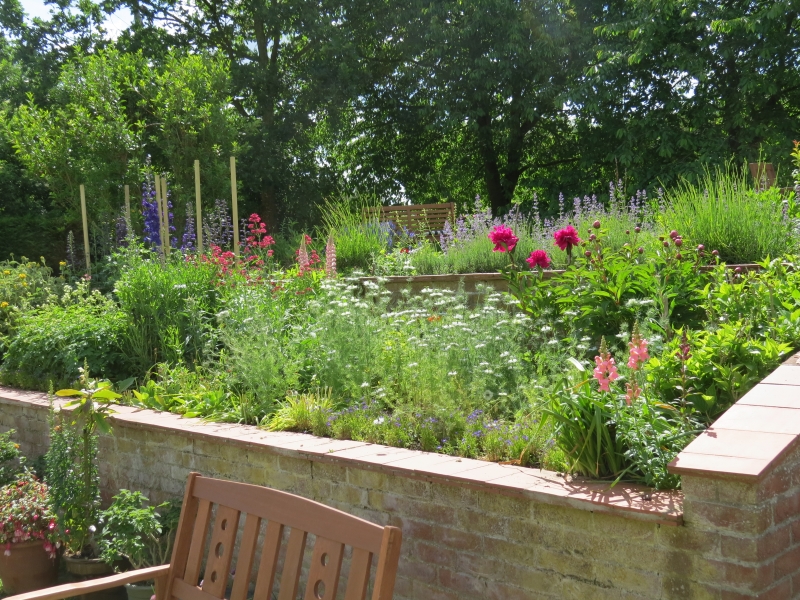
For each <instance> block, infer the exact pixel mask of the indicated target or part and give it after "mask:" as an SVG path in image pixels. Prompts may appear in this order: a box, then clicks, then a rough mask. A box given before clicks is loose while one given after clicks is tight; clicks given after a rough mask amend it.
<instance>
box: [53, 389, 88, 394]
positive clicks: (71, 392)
mask: <svg viewBox="0 0 800 600" xmlns="http://www.w3.org/2000/svg"><path fill="white" fill-rule="evenodd" d="M83 395H84V393H83V392H82V391H80V390H72V389H65V390H58V391H57V392H56V396H83Z"/></svg>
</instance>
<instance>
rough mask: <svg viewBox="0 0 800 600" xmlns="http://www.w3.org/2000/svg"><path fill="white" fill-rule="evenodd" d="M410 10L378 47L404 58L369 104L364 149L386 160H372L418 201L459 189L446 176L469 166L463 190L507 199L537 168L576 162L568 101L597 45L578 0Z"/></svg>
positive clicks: (391, 58) (492, 0)
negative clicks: (589, 50) (585, 34)
mask: <svg viewBox="0 0 800 600" xmlns="http://www.w3.org/2000/svg"><path fill="white" fill-rule="evenodd" d="M401 14H402V17H401V18H398V19H397V20H396V22H397V23H408V24H407V25H403V26H399V25H398V26H396V27H395V29H394V30H393V31H391V32H389V34H388V35H387V36H386V38H385V40H384V44H383V46H382V47H380V48H378V49H377V50H378V53H377V54H376V55H375V56H374V57H373V59H374V60H375V61H381V60H383V61H385V62H388V63H389V64H391V63H392V62H395V61H396V63H397V66H396V67H395V68H392V69H390V70H388V71H387V72H386V73H385V75H383V77H381V78H380V79H377V80H376V82H375V84H374V85H373V87H372V88H371V89H370V90H369V93H367V94H365V95H364V96H363V97H362V98H361V102H360V106H359V117H360V119H362V123H363V125H362V126H361V127H360V129H361V133H362V135H361V137H360V138H359V140H358V141H359V143H360V144H361V146H362V147H363V148H364V155H365V156H366V157H370V156H372V157H377V158H382V159H383V160H384V161H386V162H384V163H383V164H381V163H380V162H373V163H368V165H365V167H367V166H368V167H370V168H373V169H376V170H378V171H379V172H381V171H382V172H383V173H384V174H385V175H387V176H389V177H393V178H394V179H395V181H396V185H397V187H398V188H402V189H403V190H404V191H405V193H406V194H407V195H408V196H410V197H411V199H412V200H422V199H434V198H436V197H437V196H438V197H442V196H443V195H445V194H447V191H446V189H443V188H446V187H448V186H451V184H452V178H448V177H441V176H440V175H441V173H442V172H443V171H447V170H451V171H452V170H457V171H460V172H461V173H460V175H459V176H458V177H457V179H460V180H461V182H462V183H461V185H459V186H456V189H460V190H466V189H469V188H470V187H471V188H472V190H473V191H479V192H481V193H485V194H486V195H487V196H488V199H489V204H490V206H491V207H492V209H494V210H503V209H505V208H507V207H508V206H509V205H510V204H511V202H512V200H513V199H514V197H515V192H516V190H517V186H518V184H519V182H520V180H521V178H523V177H524V176H525V175H526V173H530V172H531V171H534V170H536V169H537V168H541V167H543V166H556V165H560V164H564V163H569V162H574V161H575V156H574V154H573V150H572V149H571V148H570V147H569V144H568V143H567V141H568V139H569V136H570V129H571V124H570V121H569V118H568V114H567V112H566V110H565V101H566V98H567V95H566V94H567V91H568V90H569V89H570V84H571V81H572V80H574V79H575V78H576V77H577V76H578V75H579V74H580V72H581V67H582V64H583V60H584V54H585V46H584V44H583V43H582V41H581V38H580V36H579V35H578V33H579V31H580V27H579V19H578V14H577V12H576V9H575V7H574V6H573V5H572V4H571V3H570V2H557V1H554V0H519V1H513V2H512V1H508V0H478V1H475V0H469V1H468V0H443V1H437V2H431V3H427V2H414V1H412V2H408V3H405V5H404V10H403V11H402V13H401ZM381 147H385V148H388V149H390V150H391V152H389V153H387V154H385V155H384V154H383V153H382V152H380V150H379V148H381ZM442 184H445V185H444V186H443V185H442ZM451 189H452V188H451ZM462 193H463V192H462Z"/></svg>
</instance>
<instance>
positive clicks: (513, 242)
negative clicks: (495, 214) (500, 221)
mask: <svg viewBox="0 0 800 600" xmlns="http://www.w3.org/2000/svg"><path fill="white" fill-rule="evenodd" d="M489 241H490V242H492V243H493V244H494V248H493V249H492V251H493V252H513V251H514V248H516V246H517V242H518V241H519V238H518V237H517V236H515V235H514V232H513V231H512V229H511V228H510V227H507V226H506V225H497V226H495V227H493V228H492V230H491V231H490V232H489Z"/></svg>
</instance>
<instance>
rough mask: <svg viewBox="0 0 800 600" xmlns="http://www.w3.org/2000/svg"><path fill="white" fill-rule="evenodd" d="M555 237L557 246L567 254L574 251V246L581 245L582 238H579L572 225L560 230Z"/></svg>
mask: <svg viewBox="0 0 800 600" xmlns="http://www.w3.org/2000/svg"><path fill="white" fill-rule="evenodd" d="M553 237H554V238H555V240H556V246H558V247H559V248H560V249H561V250H566V251H567V252H569V251H570V250H571V249H572V246H577V245H578V244H580V243H581V238H579V237H578V232H577V231H576V230H575V228H574V227H573V226H572V225H567V226H566V227H564V229H559V230H558V231H556V232H555V233H554V234H553Z"/></svg>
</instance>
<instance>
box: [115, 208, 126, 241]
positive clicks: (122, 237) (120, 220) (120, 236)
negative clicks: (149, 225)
mask: <svg viewBox="0 0 800 600" xmlns="http://www.w3.org/2000/svg"><path fill="white" fill-rule="evenodd" d="M114 234H115V238H116V242H117V247H118V248H127V247H128V222H127V220H126V219H125V217H124V216H122V215H120V216H118V217H117V219H116V220H115V221H114Z"/></svg>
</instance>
